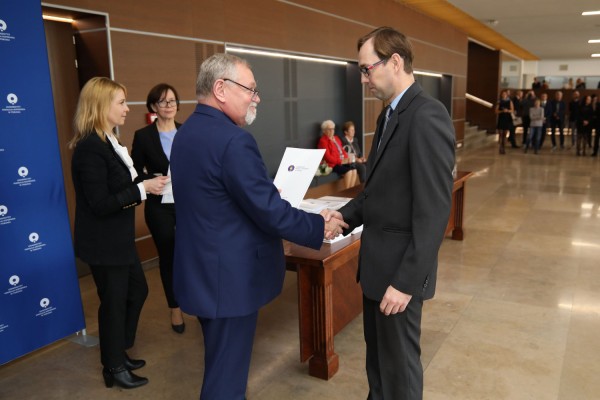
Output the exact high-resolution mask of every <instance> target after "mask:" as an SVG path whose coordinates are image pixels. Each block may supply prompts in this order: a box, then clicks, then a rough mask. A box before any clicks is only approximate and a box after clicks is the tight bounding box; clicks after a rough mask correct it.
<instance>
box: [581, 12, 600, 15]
mask: <svg viewBox="0 0 600 400" xmlns="http://www.w3.org/2000/svg"><path fill="white" fill-rule="evenodd" d="M581 15H600V11H584V12H582V13H581Z"/></svg>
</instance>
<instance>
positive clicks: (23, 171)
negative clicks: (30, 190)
mask: <svg viewBox="0 0 600 400" xmlns="http://www.w3.org/2000/svg"><path fill="white" fill-rule="evenodd" d="M17 174H19V176H20V177H21V178H19V179H17V180H16V181H15V182H13V185H17V186H21V187H23V186H30V185H31V184H32V183H34V182H35V179H33V178H29V177H28V176H29V169H27V167H25V166H23V167H20V168H19V169H18V170H17Z"/></svg>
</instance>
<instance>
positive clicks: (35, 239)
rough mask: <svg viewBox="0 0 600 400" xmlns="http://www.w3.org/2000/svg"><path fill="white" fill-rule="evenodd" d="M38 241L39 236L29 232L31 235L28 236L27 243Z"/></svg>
mask: <svg viewBox="0 0 600 400" xmlns="http://www.w3.org/2000/svg"><path fill="white" fill-rule="evenodd" d="M38 240H40V235H38V234H37V233H35V232H31V233H30V234H29V241H30V242H31V243H36V242H37V241H38Z"/></svg>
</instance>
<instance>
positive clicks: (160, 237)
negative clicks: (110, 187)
mask: <svg viewBox="0 0 600 400" xmlns="http://www.w3.org/2000/svg"><path fill="white" fill-rule="evenodd" d="M153 200H154V199H153ZM153 200H151V201H147V202H146V206H145V208H144V217H145V219H146V225H148V229H150V233H151V234H152V240H154V244H155V245H156V250H157V251H158V268H159V270H160V280H161V282H162V285H163V290H164V291H165V297H166V298H167V304H168V305H169V308H177V307H179V304H178V303H177V300H175V293H173V256H174V254H175V205H174V204H161V203H159V202H157V201H153Z"/></svg>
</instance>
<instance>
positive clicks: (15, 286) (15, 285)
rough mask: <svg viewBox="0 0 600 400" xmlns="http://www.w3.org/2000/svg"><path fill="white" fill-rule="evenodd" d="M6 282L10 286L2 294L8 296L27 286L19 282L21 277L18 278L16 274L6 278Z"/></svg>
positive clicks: (19, 291)
mask: <svg viewBox="0 0 600 400" xmlns="http://www.w3.org/2000/svg"><path fill="white" fill-rule="evenodd" d="M8 283H9V285H10V286H11V287H9V288H8V290H7V291H6V292H4V294H6V295H9V296H12V295H14V294H19V293H21V292H22V291H24V290H25V289H27V286H25V285H23V284H22V283H21V278H19V276H18V275H13V276H11V277H10V278H8Z"/></svg>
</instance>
